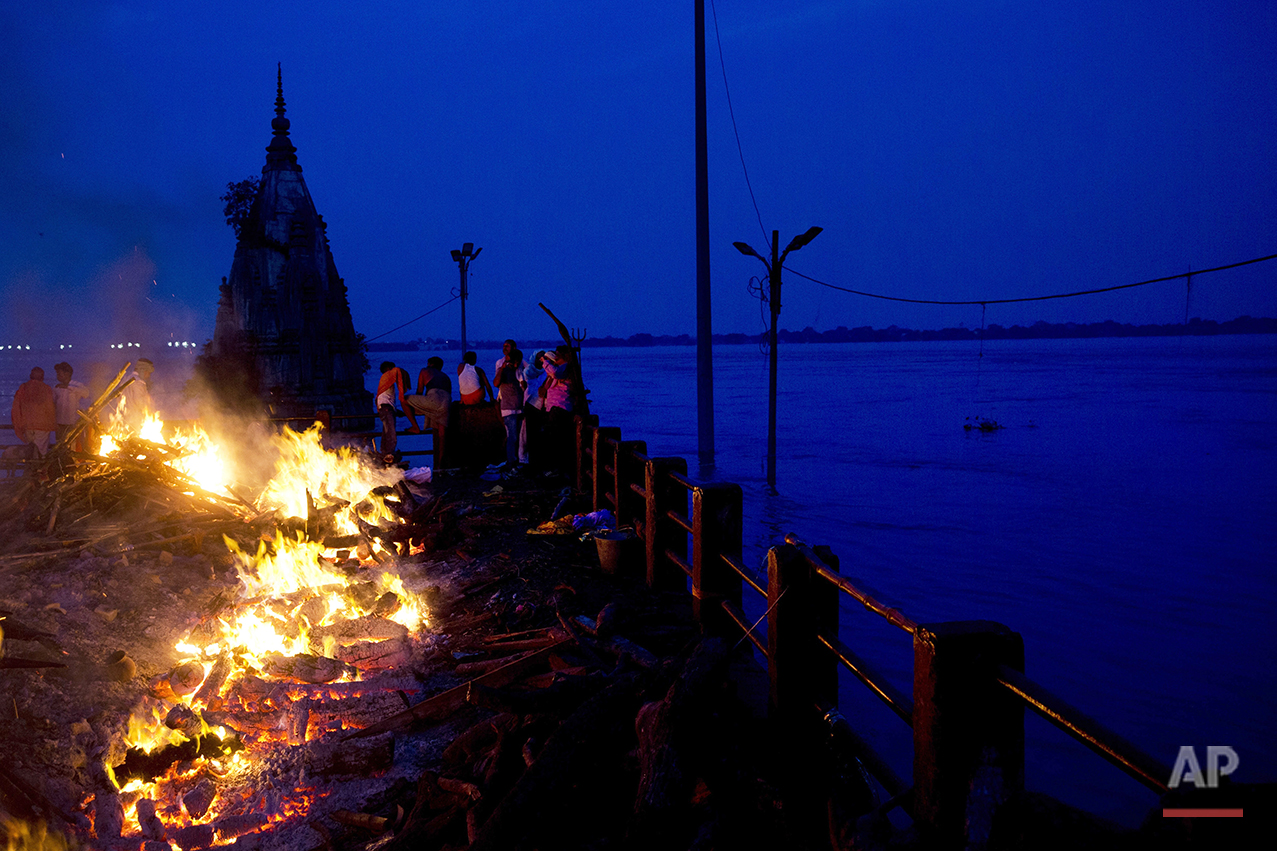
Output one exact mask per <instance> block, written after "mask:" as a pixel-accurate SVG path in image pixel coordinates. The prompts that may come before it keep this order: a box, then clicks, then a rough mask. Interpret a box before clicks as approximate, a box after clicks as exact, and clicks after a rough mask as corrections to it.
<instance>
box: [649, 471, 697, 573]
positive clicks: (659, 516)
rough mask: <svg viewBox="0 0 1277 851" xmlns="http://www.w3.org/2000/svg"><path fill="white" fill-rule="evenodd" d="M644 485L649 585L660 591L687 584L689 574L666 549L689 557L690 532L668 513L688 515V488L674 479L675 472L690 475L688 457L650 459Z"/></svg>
mask: <svg viewBox="0 0 1277 851" xmlns="http://www.w3.org/2000/svg"><path fill="white" fill-rule="evenodd" d="M644 466H645V470H644V476H643V487H644V489H646V490H647V506H646V509H647V510H646V515H647V516H646V519H645V520H644V521H643V543H644V546H645V548H646V550H647V585H648V587H649V588H653V589H655V590H658V591H677V590H682V589H683V588H686V587H687V576H686V575H685V574H684V573H683V571H682V570H681V569H679V567H678V565H676V564H672V563H671V562H670V561H669V560H668V559H667V558H665V551H666V550H674V551H675V552H677V553H680V554H681V555H682V557H683V558H684V559H686V556H687V533H686V532H685V531H683V529H682V527H680V526H679V525H678V524H677V523H675V522H674V521H673V520H671V519H669V516H668V514H667V513H666V512H668V511H670V510H674V511H676V512H678V513H679V514H681V515H683V516H684V517H686V516H687V488H685V487H683V485H682V484H681V483H680V482H676V481H674V480H673V479H672V478H671V477H670V474H671V473H677V474H679V475H680V476H686V475H687V460H686V459H685V458H649V459H647V464H646V465H644Z"/></svg>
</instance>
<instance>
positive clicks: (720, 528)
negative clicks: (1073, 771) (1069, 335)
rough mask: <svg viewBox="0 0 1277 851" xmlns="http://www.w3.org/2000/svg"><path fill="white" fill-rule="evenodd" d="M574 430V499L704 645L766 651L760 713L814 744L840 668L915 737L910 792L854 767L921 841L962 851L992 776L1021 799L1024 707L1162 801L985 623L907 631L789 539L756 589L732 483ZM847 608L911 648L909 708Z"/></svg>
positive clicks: (1126, 752) (881, 765)
mask: <svg viewBox="0 0 1277 851" xmlns="http://www.w3.org/2000/svg"><path fill="white" fill-rule="evenodd" d="M576 423H577V428H576V449H577V452H576V470H575V474H576V475H575V481H576V484H577V488H578V489H579V490H580V491H581V492H582V493H585V494H589V495H590V496H591V497H592V503H593V507H594V509H595V510H598V509H601V508H608V509H610V510H612V512H613V513H614V514H615V515H616V517H617V520H618V522H619V523H620V524H621V525H630V526H633V528H634V530H635V532H636V534H637V535H638V537H639V538H640V539H642V541H643V545H644V552H645V568H644V574H645V575H644V576H643V579H644V580H645V581H646V582H647V584H648V585H649V586H651V587H653V588H660V589H671V588H686V589H687V590H689V591H690V593H691V596H692V604H693V613H694V615H695V617H696V618H697V619H698V620H699V621H700V622H701V623H702V625H703V627H704V629H705V630H706V631H707V632H711V633H716V634H721V635H724V636H726V637H729V638H731V639H733V640H742V639H748V640H749V641H750V642H751V643H752V644H753V645H754V646H755V647H756V648H757V649H758V650H759V651H760V652H761V653H762V655H763V658H764V659H765V660H766V663H767V668H768V678H769V694H768V708H769V713H771V714H773V715H774V716H775V717H777V718H779V719H780V720H781V721H782V723H784V724H785V725H786V727H787V728H790V729H793V730H796V731H805V732H806V734H807V735H808V736H810V737H811V738H810V741H812V742H814V741H815V737H816V736H818V735H820V733H821V731H822V729H823V730H824V731H825V732H826V733H827V731H828V729H829V724H828V721H829V718H830V717H832V716H833V715H836V714H837V713H836V707H837V703H838V668H839V666H840V665H841V666H842V667H844V668H846V669H847V670H848V671H850V672H851V674H852V675H853V676H855V677H856V678H857V679H858V680H859V681H860V682H861V683H863V684H864V685H865V686H866V687H867V688H868V689H869V690H870V691H871V692H872V693H873V694H875V695H877V696H878V698H879V699H881V700H882V701H883V703H885V704H886V705H887V707H888V708H889V709H890V710H891V711H892V712H893V713H895V715H896V716H898V717H899V718H900V719H901V720H903V721H904V722H905V723H906V724H908V725H909V726H910V727H911V728H912V730H913V745H914V764H913V788H912V790H909V791H910V792H911V794H907V795H906V794H903V793H904V792H905V791H906V790H904V789H902V788H901V787H902V783H901V781H900V779H899V778H898V777H896V776H895V774H894V773H893V772H892V771H891V769H890V767H889V766H887V765H886V763H885V762H884V761H883V760H881V759H880V758H878V757H877V756H876V755H872V754H869V755H868V756H869V758H868V759H865V760H863V761H864V763H865V764H866V767H867V768H868V769H869V770H870V771H871V773H873V774H874V775H875V777H877V779H878V780H879V781H880V782H881V783H882V784H883V786H884V788H886V789H887V790H888V792H889V794H891V795H892V796H893V799H892V800H893V802H895V803H902V804H903V805H905V806H907V807H908V808H909V809H910V810H911V812H910V815H911V816H912V817H913V819H914V822H915V824H916V825H917V826H918V828H919V830H920V831H921V833H922V834H923V835H926V836H930V837H932V838H933V839H935V840H936V841H939V842H942V843H946V844H949V843H953V844H956V843H959V842H961V841H964V837H965V835H966V831H967V829H968V828H967V819H966V808H967V803H968V802H967V796H968V794H969V791H970V790H971V789H972V788H973V783H974V782H975V781H976V779H977V777H979V778H981V782H983V783H984V784H985V787H986V788H985V793H986V794H987V793H989V792H990V790H989V789H988V788H987V786H988V782H989V778H991V777H992V778H997V780H996V785H997V786H998V787H999V788H997V789H994V790H992V794H993V795H994V796H995V798H996V799H999V800H1005V798H1006V797H1007V796H1009V795H1011V794H1014V793H1015V792H1017V791H1019V790H1020V789H1022V788H1023V783H1024V721H1023V717H1024V708H1025V707H1026V706H1027V707H1028V708H1029V709H1032V710H1033V711H1035V712H1037V713H1038V714H1039V715H1041V716H1042V717H1044V718H1046V719H1047V720H1048V721H1050V722H1051V723H1052V724H1054V725H1055V726H1057V727H1059V728H1060V729H1062V730H1064V731H1065V732H1066V733H1068V734H1069V735H1070V736H1072V737H1073V738H1075V739H1077V740H1078V741H1080V742H1082V743H1083V744H1085V745H1086V746H1087V747H1089V748H1091V749H1092V750H1094V751H1095V752H1096V753H1098V754H1100V755H1101V756H1102V757H1104V758H1105V759H1106V760H1108V761H1109V762H1111V763H1113V764H1114V765H1116V766H1117V767H1118V768H1120V769H1121V770H1122V771H1124V772H1125V773H1126V774H1128V775H1130V776H1131V777H1132V778H1134V779H1135V780H1137V781H1139V782H1140V783H1141V784H1143V785H1144V786H1146V787H1148V788H1149V789H1151V790H1153V791H1154V792H1157V793H1159V794H1160V793H1164V792H1166V791H1167V782H1168V779H1169V777H1170V773H1171V772H1170V768H1169V766H1167V765H1165V764H1164V763H1162V762H1161V761H1159V760H1157V759H1155V758H1154V757H1152V756H1150V755H1149V754H1147V753H1145V752H1144V751H1142V750H1141V749H1140V748H1138V747H1137V746H1135V745H1134V744H1132V743H1131V742H1129V741H1127V740H1126V739H1125V738H1123V737H1122V736H1120V735H1118V734H1117V733H1114V732H1113V731H1111V730H1109V729H1107V728H1106V727H1105V726H1104V725H1102V724H1100V723H1099V722H1098V721H1095V720H1094V719H1092V718H1090V717H1088V716H1087V715H1086V714H1085V713H1083V712H1082V711H1080V710H1078V709H1077V708H1076V707H1074V706H1072V705H1071V704H1069V703H1068V702H1066V701H1065V700H1063V699H1061V698H1060V697H1058V696H1056V695H1054V694H1052V693H1051V692H1050V691H1048V690H1047V689H1046V688H1044V687H1043V686H1041V685H1040V684H1038V683H1036V682H1035V681H1033V680H1032V679H1030V678H1029V677H1027V676H1025V674H1024V647H1023V641H1022V639H1021V637H1020V635H1019V634H1018V633H1016V632H1013V631H1012V630H1010V629H1009V628H1007V627H1006V626H1003V625H1002V624H998V623H993V622H991V621H967V622H956V623H941V624H918V623H915V622H914V621H912V620H911V619H910V618H908V617H907V616H905V615H904V614H903V613H902V612H901V611H900V610H898V609H896V608H893V607H890V606H888V605H885V604H883V603H881V602H880V601H878V600H876V599H875V598H874V597H873V596H872V595H870V594H869V593H867V592H866V591H864V590H863V589H862V588H861V587H859V586H858V585H857V584H856V583H855V582H854V581H853V580H852V579H851V578H849V577H847V576H845V575H843V574H842V573H840V572H839V566H838V559H837V557H836V556H835V555H834V554H833V552H832V551H830V550H829V548H827V547H819V546H817V547H812V546H808V545H807V544H805V543H803V542H802V541H801V540H799V539H798V538H797V537H795V536H794V535H792V534H791V535H788V536H786V540H785V543H784V544H782V545H779V546H776V547H773V548H772V549H771V550H769V551H768V554H767V578H766V582H765V584H764V583H763V582H760V581H759V580H758V579H757V578H756V577H755V575H754V572H753V571H751V570H749V569H748V568H747V567H745V565H744V564H743V563H742V561H741V549H742V531H743V522H742V521H743V518H742V492H741V488H740V486H739V485H735V484H724V483H713V484H702V483H698V482H695V481H693V480H691V479H689V478H688V476H687V462H686V461H685V460H684V459H682V458H651V457H648V455H647V454H646V453H647V447H646V444H645V443H644V442H643V441H626V440H622V439H621V431H620V429H617V428H606V427H600V426H599V425H598V421H597V418H596V417H590V418H584V417H577V420H576ZM689 502H690V506H689ZM747 588H748V589H750V590H751V591H753V592H754V593H756V594H758V595H759V596H760V597H761V598H762V599H763V601H764V603H765V605H766V612H765V614H764V616H763V618H761V619H759V622H758V623H754V622H751V621H750V619H749V618H748V617H747V616H746V615H745V613H744V611H743V608H742V604H741V601H742V594H743V592H744V590H745V589H747ZM844 594H845V595H847V596H848V597H850V598H851V599H853V600H855V601H857V602H858V603H859V604H860V605H861V606H863V607H864V608H865V609H866V610H867V611H869V612H872V613H873V614H876V615H878V616H879V617H881V618H883V619H884V620H885V621H886V622H887V623H889V624H891V625H892V626H895V627H896V628H897V629H900V630H901V631H903V632H905V633H908V634H909V635H910V636H911V638H912V643H913V649H914V671H913V694H912V696H910V695H906V694H904V693H903V692H902V691H901V690H900V689H899V688H897V687H896V686H894V685H893V684H892V683H891V682H890V681H889V680H888V679H887V678H886V677H885V676H883V675H882V674H880V673H879V672H878V671H876V670H875V669H874V667H873V665H872V664H871V663H870V662H868V661H867V660H865V659H863V658H862V657H861V656H860V655H859V654H857V653H856V651H855V650H854V649H853V648H851V647H848V646H847V645H846V644H844V643H843V642H842V641H841V640H840V638H839V637H838V636H839V602H840V596H841V595H844ZM761 623H765V629H764V635H763V636H760V635H759V634H758V633H759V630H758V628H757V627H758V626H759V624H761ZM822 716H824V717H823V718H822ZM822 721H823V722H824V726H823V727H822V726H821V725H822ZM861 744H863V743H861ZM991 768H992V769H996V770H995V771H990V769H991Z"/></svg>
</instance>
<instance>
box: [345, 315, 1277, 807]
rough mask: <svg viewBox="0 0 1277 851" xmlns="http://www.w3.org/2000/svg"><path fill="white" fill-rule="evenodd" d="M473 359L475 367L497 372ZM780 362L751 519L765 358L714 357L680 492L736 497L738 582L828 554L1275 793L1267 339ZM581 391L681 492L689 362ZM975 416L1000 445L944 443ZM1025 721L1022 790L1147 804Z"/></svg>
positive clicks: (599, 369) (882, 739)
mask: <svg viewBox="0 0 1277 851" xmlns="http://www.w3.org/2000/svg"><path fill="white" fill-rule="evenodd" d="M404 354H405V353H393V354H391V355H389V357H391V358H393V359H395V360H397V361H398V362H399V363H400V364H401V365H403V366H405V367H406V368H407V369H408V370H409V372H410V373H411V374H412V376H413V377H414V379H415V377H416V372H417V370H418V369H419V368H420V366H421V365H424V361H425V357H426V356H427V355H428V354H432V353H412V357H404V356H403V355H404ZM439 354H440V355H443V354H445V353H442V352H440V353H439ZM479 355H480V357H479V364H480V365H481V366H484V367H485V368H488V369H490V366H489V365H490V364H492V362H493V361H495V360H496V359H497V357H498V356H499V352H496V351H481V352H479ZM779 356H780V379H779V394H778V395H779V413H778V417H777V420H778V422H777V447H778V451H777V454H778V462H777V491H778V493H777V494H775V495H773V494H769V493H768V492H767V488H766V467H765V462H766V451H767V358H766V356H765V355H763V354H762V353H760V351H759V349H758V347H757V346H752V345H750V346H719V347H716V348H715V350H714V403H715V405H714V406H715V431H716V450H717V452H716V456H717V465H716V468H715V469H714V471H713V473H712V474H711V475H705V474H704V473H705V472H706V471H700V472H701V473H702V475H701V476H700V478H702V479H703V480H710V479H718V480H722V481H733V482H737V483H739V484H740V485H741V486H742V487H743V488H744V502H745V556H746V562H747V564H749V565H751V566H755V567H757V568H759V569H760V570H761V569H762V567H763V565H764V562H765V558H766V551H767V548H768V547H770V546H773V545H775V544H777V543H779V542H781V540H782V539H783V537H784V534H785V533H786V532H794V533H797V534H798V535H799V536H800V537H801V538H803V539H804V540H806V541H807V542H809V543H812V544H827V545H829V546H830V547H832V548H833V550H834V552H835V553H836V554H837V555H838V556H839V557H840V560H841V568H842V572H843V573H845V574H847V575H850V576H852V577H855V579H856V580H858V581H859V582H860V583H862V584H863V586H864V587H865V588H866V589H868V590H870V592H871V593H873V594H874V595H875V596H876V597H878V599H880V600H883V601H885V602H888V603H890V604H892V605H895V606H897V607H899V608H900V609H901V610H902V611H903V612H904V613H905V614H906V615H908V616H909V617H911V618H912V619H913V620H915V621H917V622H920V623H926V622H932V621H946V620H972V619H988V620H993V621H998V622H1000V623H1004V624H1006V625H1007V626H1009V627H1011V628H1012V629H1014V630H1016V631H1018V632H1020V633H1021V634H1022V635H1023V636H1024V643H1025V657H1026V670H1027V672H1028V673H1029V674H1030V676H1032V677H1033V678H1035V679H1037V680H1038V681H1039V682H1040V683H1042V684H1043V685H1045V686H1046V687H1047V688H1049V689H1051V690H1052V691H1054V692H1055V693H1056V694H1058V695H1060V696H1061V697H1063V698H1064V699H1066V700H1068V701H1069V702H1071V703H1073V704H1074V705H1075V706H1077V707H1078V708H1079V709H1082V710H1083V711H1085V712H1087V713H1088V714H1090V715H1091V716H1092V717H1094V718H1096V719H1097V720H1099V721H1101V722H1102V723H1104V724H1106V725H1107V726H1109V727H1110V728H1111V729H1113V730H1114V731H1115V732H1117V733H1119V734H1121V735H1123V736H1125V737H1126V738H1128V739H1130V740H1131V741H1133V742H1134V743H1135V744H1137V745H1139V746H1140V747H1142V748H1143V749H1145V750H1147V751H1148V752H1149V753H1151V754H1152V755H1154V756H1156V757H1158V758H1160V759H1161V760H1162V761H1164V762H1166V763H1167V764H1173V763H1174V761H1175V758H1176V756H1177V754H1178V752H1179V748H1180V746H1181V745H1194V746H1195V747H1196V748H1197V752H1198V754H1199V755H1200V756H1202V758H1203V759H1204V748H1205V747H1206V746H1207V745H1211V744H1226V745H1230V746H1232V747H1233V748H1234V749H1235V750H1236V751H1237V753H1238V756H1239V766H1238V768H1237V770H1236V772H1235V773H1234V775H1233V777H1234V779H1237V780H1247V781H1255V782H1258V781H1274V780H1277V744H1275V741H1274V736H1273V726H1272V725H1273V720H1274V718H1277V685H1274V676H1273V671H1274V670H1275V669H1277V632H1275V631H1274V629H1273V623H1274V621H1275V620H1277V337H1274V336H1272V335H1263V336H1227V337H1188V338H1166V337H1163V338H1117V339H1101V340H1017V341H1011V340H1007V341H1001V340H1000V341H991V342H986V343H985V345H984V351H983V356H980V348H979V344H978V343H971V342H927V343H878V344H828V345H790V346H782V348H781V349H780V352H779ZM374 359H376V360H380V355H376V354H374ZM454 359H455V354H454V355H452V356H451V357H449V358H447V361H448V362H451V361H452V360H454ZM582 369H583V374H584V377H585V381H586V384H587V386H588V387H589V388H590V395H591V399H592V411H593V413H596V414H598V416H599V421H600V423H601V424H602V425H608V426H617V427H619V428H620V429H621V430H622V436H623V437H624V438H625V439H632V440H645V441H647V448H648V454H649V455H651V456H658V455H679V456H683V457H685V458H687V459H688V462H689V465H690V469H691V470H692V473H693V475H696V474H697V472H698V470H697V464H696V458H697V443H696V435H697V421H696V355H695V349H694V347H656V348H641V349H639V348H614V349H589V348H587V349H586V350H585V352H584V354H583V356H582ZM370 382H371V378H370ZM978 418H982V419H984V420H993V421H996V422H997V423H998V424H999V425H1001V426H1003V428H1000V429H998V430H996V431H992V432H988V433H985V432H981V431H978V430H971V431H968V430H965V429H964V428H963V426H964V425H966V424H968V423H973V422H976V421H977V419H978ZM747 599H748V597H747ZM751 611H753V612H755V613H756V615H761V614H762V606H758V605H755V606H754V607H752V609H751ZM842 623H843V626H842V639H843V640H844V641H845V642H846V643H848V644H849V645H850V646H851V647H852V648H853V649H856V650H857V651H858V652H859V653H860V655H861V656H863V657H865V658H867V659H868V660H870V661H871V662H873V663H876V665H877V666H878V668H879V669H880V670H881V671H882V672H883V673H884V674H885V675H886V676H887V677H888V678H889V679H891V680H892V681H893V682H894V683H895V684H896V685H897V686H899V687H900V688H901V689H902V690H903V691H904V692H905V693H906V694H908V693H910V692H911V688H912V685H911V682H912V681H911V677H912V673H911V672H912V665H913V657H912V646H911V643H910V638H909V636H908V635H906V634H905V633H903V632H901V631H899V630H897V629H895V628H894V627H891V626H889V625H888V624H887V623H886V622H885V621H883V620H881V619H880V618H877V617H876V616H874V615H871V614H869V613H868V612H866V611H865V610H864V609H863V608H861V607H860V606H858V605H856V604H854V603H851V602H850V601H848V604H846V605H844V607H843V617H842ZM841 692H842V694H841V697H840V699H841V702H842V704H843V707H844V709H845V710H846V711H847V713H848V715H849V717H851V718H853V720H854V721H855V723H857V724H858V725H859V726H860V727H861V729H862V730H864V731H865V734H866V737H867V738H869V739H870V740H871V742H872V743H873V744H874V745H875V746H876V747H878V748H879V749H880V751H881V752H882V753H883V754H884V755H885V756H887V757H888V759H889V760H890V761H891V762H892V763H893V764H894V767H895V768H896V769H897V770H898V771H899V772H900V773H901V774H902V776H904V777H908V776H909V775H910V773H911V764H910V759H911V756H910V754H911V742H910V731H909V729H908V728H907V727H906V726H905V725H904V724H903V723H902V722H901V721H900V720H899V719H898V718H896V716H895V715H894V714H892V713H891V712H890V710H888V709H887V708H886V706H885V705H883V704H881V703H880V702H878V700H877V699H876V698H875V697H872V696H870V695H869V693H868V690H867V689H865V688H864V687H863V686H861V685H860V684H859V682H858V681H856V680H854V678H852V677H851V676H850V675H846V676H845V677H844V681H843V686H842V689H841ZM1026 719H1027V720H1026V731H1027V737H1028V757H1027V782H1028V784H1029V786H1030V788H1034V789H1038V790H1041V791H1045V792H1048V793H1050V794H1053V795H1056V796H1057V797H1060V798H1061V799H1063V800H1065V801H1067V802H1069V803H1073V804H1075V805H1078V806H1082V807H1085V808H1087V809H1089V810H1091V811H1093V812H1097V813H1100V814H1103V815H1106V816H1108V817H1110V818H1114V819H1115V820H1118V821H1120V822H1122V823H1125V824H1128V825H1136V824H1138V822H1139V820H1140V819H1141V818H1142V817H1143V816H1144V814H1145V813H1146V812H1147V811H1148V809H1149V808H1150V807H1153V806H1155V805H1156V803H1157V801H1156V796H1155V795H1154V794H1153V793H1151V792H1149V791H1147V790H1146V789H1145V788H1144V787H1143V786H1141V785H1140V784H1138V783H1136V782H1135V781H1134V780H1131V779H1130V778H1128V777H1127V776H1126V775H1125V774H1123V773H1122V772H1120V771H1119V770H1118V769H1116V768H1114V767H1112V766H1110V765H1109V764H1108V763H1107V762H1105V761H1104V760H1102V759H1101V758H1099V757H1098V756H1096V755H1095V754H1093V753H1092V752H1091V751H1089V750H1087V749H1086V748H1085V747H1084V746H1082V745H1081V744H1079V743H1077V742H1076V741H1074V740H1073V739H1072V738H1070V737H1069V736H1067V735H1066V734H1064V733H1063V732H1061V731H1059V730H1057V729H1056V728H1055V727H1053V726H1051V725H1050V724H1048V723H1047V722H1045V721H1043V720H1041V719H1040V718H1038V717H1037V716H1036V715H1033V714H1032V713H1028V714H1027V715H1026Z"/></svg>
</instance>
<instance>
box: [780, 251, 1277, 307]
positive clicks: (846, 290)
mask: <svg viewBox="0 0 1277 851" xmlns="http://www.w3.org/2000/svg"><path fill="white" fill-rule="evenodd" d="M1273 259H1277V254H1269V255H1267V256H1266V257H1256V258H1254V259H1253V260H1243V261H1241V262H1240V263H1229V264H1228V265H1227V266H1216V267H1214V268H1213V269H1199V270H1198V271H1196V272H1180V273H1179V274H1178V275H1166V276H1164V277H1161V278H1150V279H1149V280H1147V281H1138V282H1136V283H1134V284H1118V285H1117V286H1115V287H1100V288H1099V289H1094V290H1079V291H1078V292H1074V293H1054V294H1052V295H1035V296H1026V297H1024V298H979V299H971V300H968V301H942V300H939V299H928V298H902V297H900V296H894V295H882V294H881V293H869V292H864V291H863V290H853V289H851V288H849V287H840V286H838V285H837V284H831V283H829V282H827V281H821V280H819V279H817V278H813V277H812V276H811V275H804V274H803V273H802V272H799V271H798V270H797V269H789V271H790V272H792V273H794V274H795V275H797V276H798V277H800V278H806V279H807V280H809V281H811V282H812V283H813V284H820V285H821V286H822V287H829V288H830V289H831V290H839V291H841V292H844V293H851V294H852V295H859V296H864V297H866V298H880V299H883V300H884V301H906V302H909V303H910V304H981V305H984V304H1014V303H1016V302H1021V301H1047V300H1049V299H1053V298H1073V297H1075V296H1080V295H1095V294H1096V293H1109V292H1113V291H1114V290H1129V289H1131V288H1132V287H1143V286H1146V285H1148V284H1160V283H1162V282H1163V281H1174V280H1178V279H1179V278H1183V277H1185V276H1192V277H1196V276H1197V275H1205V274H1206V273H1208V272H1222V271H1223V270H1225V269H1236V268H1237V267H1238V266H1249V265H1250V264H1252V263H1262V262H1264V261H1265V260H1273Z"/></svg>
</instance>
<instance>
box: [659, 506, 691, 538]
mask: <svg viewBox="0 0 1277 851" xmlns="http://www.w3.org/2000/svg"><path fill="white" fill-rule="evenodd" d="M665 516H666V517H668V518H669V519H670V520H673V521H674V523H675V524H676V525H677V526H678V527H679V528H681V529H682V530H683V531H684V532H686V533H687V534H689V535H690V534H692V521H691V520H688V519H687V517H685V516H684V515H682V514H679V513H678V512H677V511H675V510H674V509H672V508H671V509H669V510H668V511H666V512H665Z"/></svg>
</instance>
